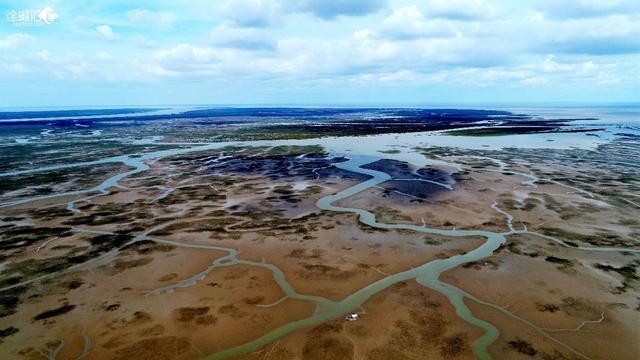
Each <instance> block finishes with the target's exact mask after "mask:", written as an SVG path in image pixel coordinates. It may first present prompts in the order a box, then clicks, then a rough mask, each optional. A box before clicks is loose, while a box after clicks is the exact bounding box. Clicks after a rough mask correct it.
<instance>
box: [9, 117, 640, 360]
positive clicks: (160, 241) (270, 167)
mask: <svg viewBox="0 0 640 360" xmlns="http://www.w3.org/2000/svg"><path fill="white" fill-rule="evenodd" d="M139 112H140V113H139ZM125 113H127V116H126V117H124V116H119V114H118V113H117V111H115V113H114V112H108V113H107V114H105V117H104V118H100V119H82V118H81V117H82V113H79V114H77V115H78V116H80V119H75V120H65V121H60V122H56V121H53V122H52V121H50V120H46V121H45V120H42V121H41V120H37V121H36V120H34V121H25V118H28V117H29V116H35V115H33V114H32V115H29V114H23V115H21V116H15V117H13V118H12V117H11V116H10V115H7V114H3V115H2V116H3V120H2V122H0V127H3V128H4V129H6V130H8V131H4V132H2V135H0V185H1V186H2V187H1V188H0V323H1V324H2V325H0V355H2V356H0V357H2V358H5V357H6V358H19V359H41V358H47V359H65V360H66V359H81V358H82V359H123V360H124V359H127V360H132V359H148V358H153V359H226V358H240V359H265V358H269V359H356V358H358V359H374V360H376V359H380V360H382V359H415V358H429V359H477V358H479V359H490V358H494V359H532V358H537V359H545V360H546V359H610V358H615V359H637V358H638V357H640V348H639V347H638V344H637V338H638V336H639V335H640V327H639V325H638V324H640V297H639V296H638V292H639V289H640V272H638V267H639V266H640V222H638V220H637V219H639V218H640V196H639V194H640V165H639V164H638V163H637V159H638V158H640V143H639V142H638V138H637V136H634V134H635V133H640V130H639V128H638V126H637V125H636V126H635V127H634V125H628V123H627V122H625V123H624V124H627V125H621V124H618V123H615V122H612V123H610V124H608V123H606V122H604V120H606V119H601V120H600V121H597V126H589V121H591V118H590V117H589V118H583V119H581V120H580V121H579V124H576V123H575V122H576V119H570V120H568V119H542V118H539V117H537V116H535V115H528V114H526V113H521V112H507V111H492V110H491V111H489V110H478V111H470V110H442V109H440V110H438V109H231V108H230V109H208V110H207V109H200V110H193V111H187V112H185V113H182V114H177V115H176V114H171V115H148V116H146V115H144V113H143V112H141V111H140V109H131V110H130V111H126V112H125ZM125 113H123V114H120V115H125ZM73 114H75V113H73ZM596 115H598V114H595V115H594V117H595V116H596ZM38 116H42V114H38ZM51 116H53V115H51ZM67 116H70V115H67ZM125 120H127V121H125ZM275 120H278V121H275ZM285 120H286V121H285ZM73 123H80V124H82V125H86V126H87V127H76V126H73V125H69V124H73ZM270 123H274V124H275V125H268V124H270ZM284 123H286V124H284ZM505 123H506V124H507V125H508V129H509V131H507V132H505V131H504V128H500V127H499V126H498V125H504V124H505ZM176 124H177V125H176ZM536 126H537V127H536ZM534 127H536V128H535V129H536V131H530V130H531V129H533V128H534ZM538 127H539V128H538ZM43 128H47V129H49V130H51V131H42V129H43ZM479 128H480V129H479ZM94 129H99V130H101V132H100V133H99V135H92V134H94V133H93V132H92V130H94ZM513 129H517V130H513ZM540 129H543V130H544V131H543V132H540V131H538V130H540ZM9 130H10V131H9ZM583 130H584V131H583ZM448 132H458V133H456V134H455V135H452V134H450V133H448ZM591 133H594V134H597V135H598V137H594V136H590V135H588V134H591ZM572 136H573V137H572ZM478 137H479V138H481V139H480V140H478V139H477V138H478ZM498 138H499V139H500V140H495V143H492V145H487V146H484V145H486V144H485V142H487V141H488V142H489V143H491V141H493V140H494V139H498ZM16 139H28V141H27V142H26V143H25V141H19V142H18V141H16ZM565 140H566V141H565ZM348 314H358V315H359V317H358V320H357V321H347V320H346V319H345V316H346V315H348Z"/></svg>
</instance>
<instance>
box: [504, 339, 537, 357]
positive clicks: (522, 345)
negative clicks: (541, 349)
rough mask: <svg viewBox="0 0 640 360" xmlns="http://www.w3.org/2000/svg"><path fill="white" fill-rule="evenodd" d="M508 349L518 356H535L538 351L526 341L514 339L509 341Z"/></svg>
mask: <svg viewBox="0 0 640 360" xmlns="http://www.w3.org/2000/svg"><path fill="white" fill-rule="evenodd" d="M508 344H509V348H510V349H512V350H515V351H517V352H518V353H520V354H524V355H528V356H531V357H533V356H536V354H537V353H538V351H537V350H536V349H535V348H534V347H533V345H531V344H530V343H529V342H528V341H526V340H523V339H520V338H516V339H515V340H511V341H509V342H508Z"/></svg>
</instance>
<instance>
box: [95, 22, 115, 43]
mask: <svg viewBox="0 0 640 360" xmlns="http://www.w3.org/2000/svg"><path fill="white" fill-rule="evenodd" d="M96 32H97V33H98V34H99V35H100V36H101V37H103V38H104V39H106V40H109V41H114V40H118V39H120V35H119V34H117V33H115V32H113V29H112V28H111V26H109V25H98V26H96Z"/></svg>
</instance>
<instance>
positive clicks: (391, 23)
mask: <svg viewBox="0 0 640 360" xmlns="http://www.w3.org/2000/svg"><path fill="white" fill-rule="evenodd" d="M382 31H383V34H384V35H386V36H389V37H391V38H395V39H400V40H407V39H417V38H436V37H451V36H455V35H456V29H455V28H454V27H453V26H452V25H451V24H450V23H448V22H445V21H440V20H427V19H426V18H425V16H424V15H423V13H422V11H420V9H419V8H418V7H417V6H414V5H411V6H403V7H400V8H398V9H396V10H394V11H393V13H391V15H389V16H387V17H386V18H385V19H384V20H383V22H382Z"/></svg>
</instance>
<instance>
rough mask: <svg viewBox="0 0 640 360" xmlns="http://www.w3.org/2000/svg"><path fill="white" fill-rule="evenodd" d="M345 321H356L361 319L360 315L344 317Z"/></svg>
mask: <svg viewBox="0 0 640 360" xmlns="http://www.w3.org/2000/svg"><path fill="white" fill-rule="evenodd" d="M344 319H345V320H347V321H356V320H359V319H360V315H358V314H349V315H347V316H345V317H344Z"/></svg>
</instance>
